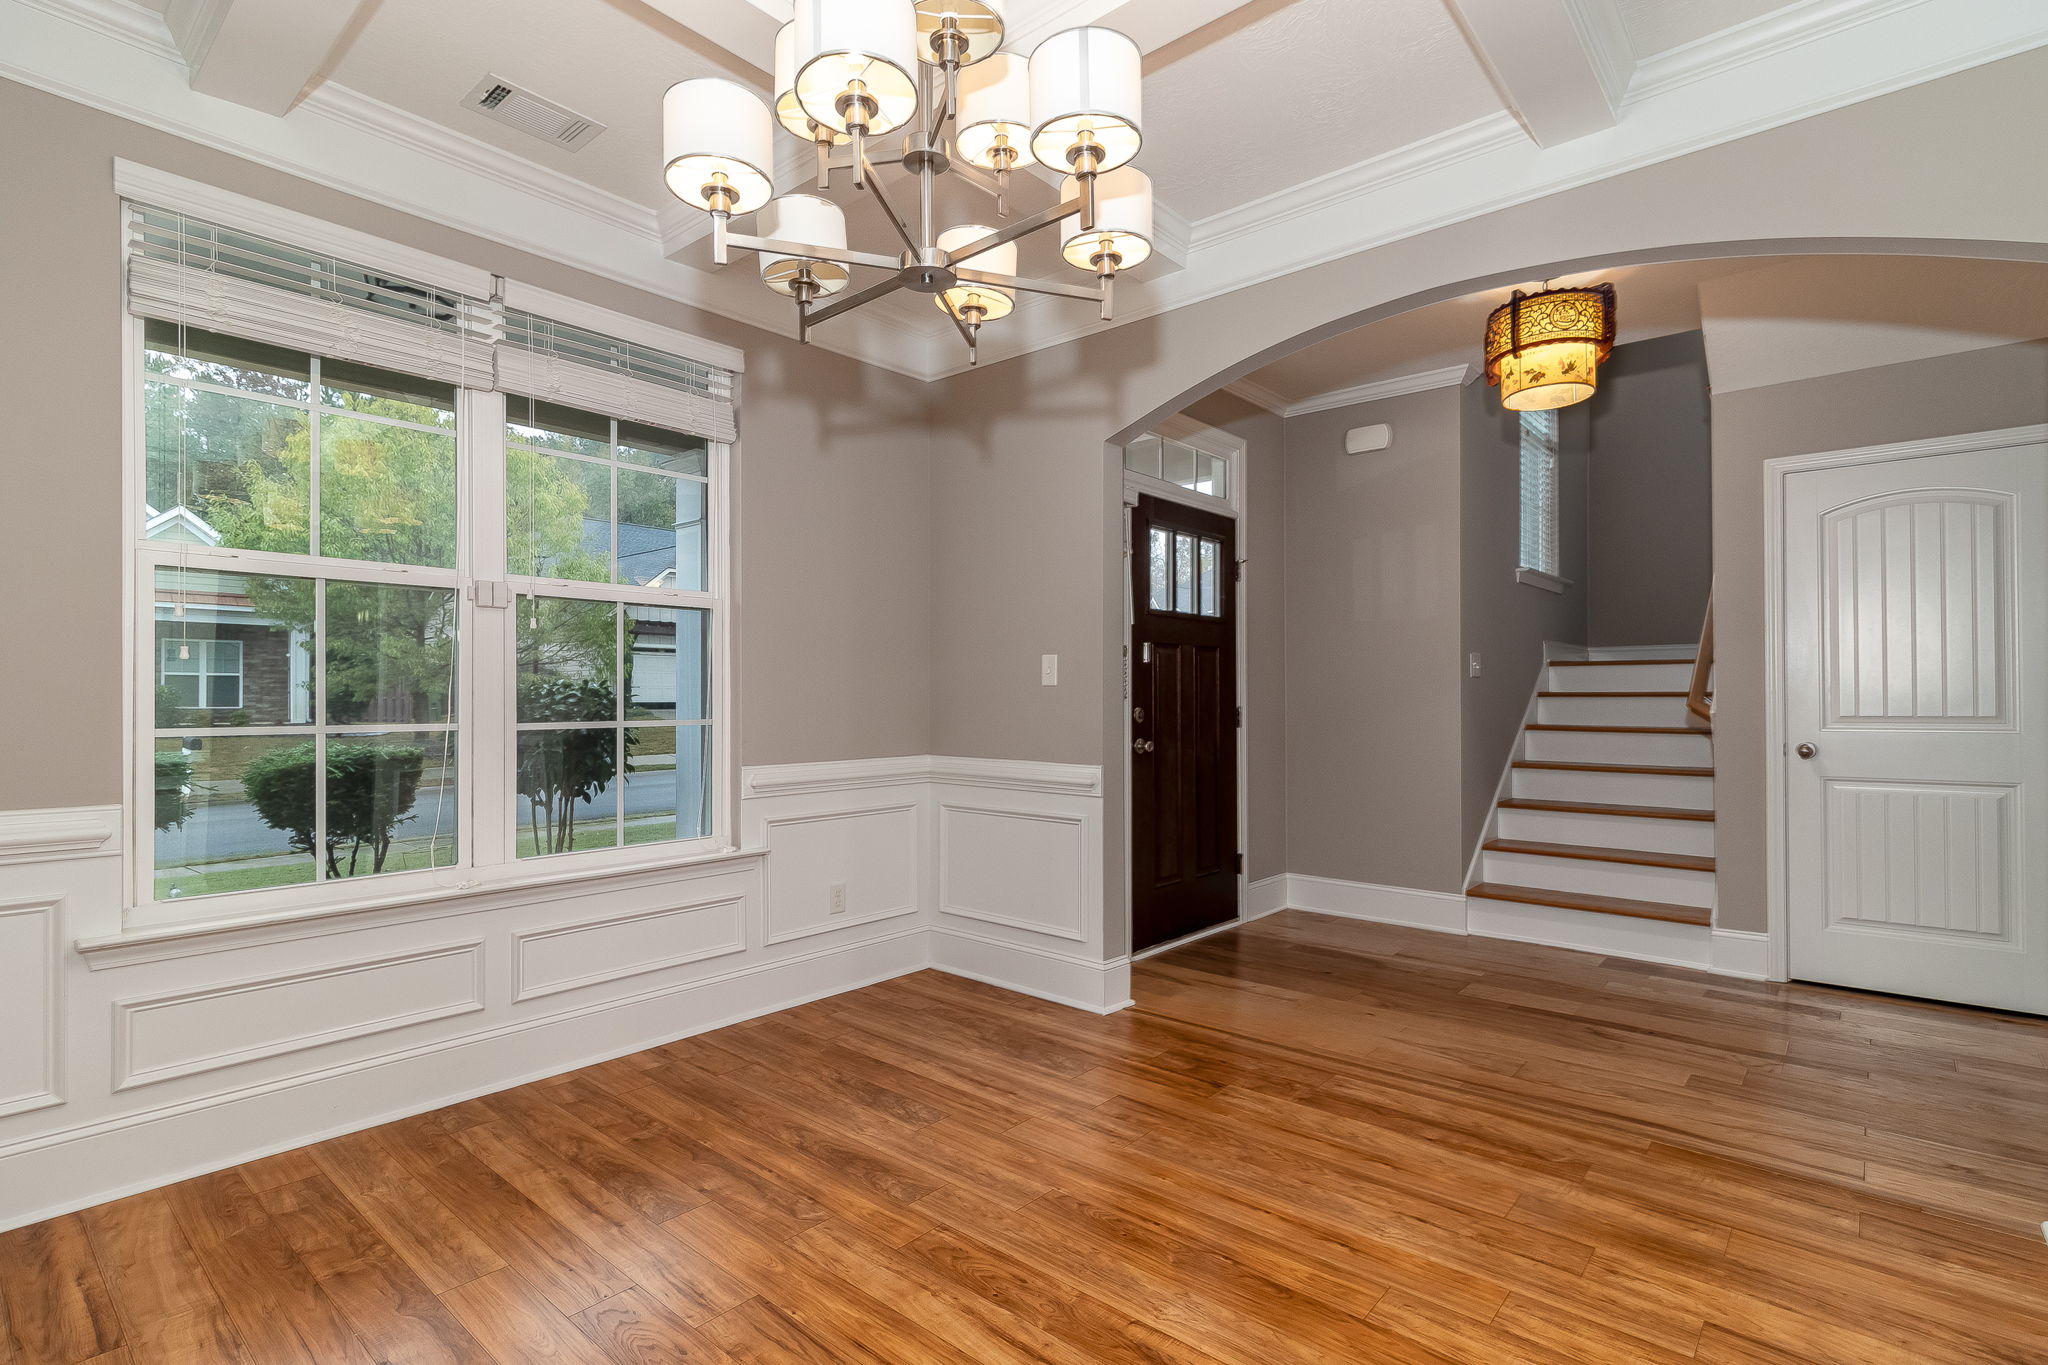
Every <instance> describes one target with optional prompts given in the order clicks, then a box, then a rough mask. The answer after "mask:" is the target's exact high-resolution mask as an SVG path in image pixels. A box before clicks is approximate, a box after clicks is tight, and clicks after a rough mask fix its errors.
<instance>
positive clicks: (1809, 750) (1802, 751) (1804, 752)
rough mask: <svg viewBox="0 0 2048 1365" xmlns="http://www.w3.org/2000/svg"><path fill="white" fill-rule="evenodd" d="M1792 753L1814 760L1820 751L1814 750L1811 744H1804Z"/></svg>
mask: <svg viewBox="0 0 2048 1365" xmlns="http://www.w3.org/2000/svg"><path fill="white" fill-rule="evenodd" d="M1792 752H1793V753H1795V754H1798V755H1799V756H1800V757H1801V758H1812V757H1813V756H1814V755H1815V754H1817V753H1819V752H1820V750H1818V749H1816V748H1814V747H1813V746H1812V745H1811V744H1802V745H1800V746H1799V747H1798V748H1796V749H1794V750H1793V751H1792Z"/></svg>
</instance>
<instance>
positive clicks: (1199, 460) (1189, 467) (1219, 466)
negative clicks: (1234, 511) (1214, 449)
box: [1124, 435, 1230, 498]
mask: <svg viewBox="0 0 2048 1365" xmlns="http://www.w3.org/2000/svg"><path fill="white" fill-rule="evenodd" d="M1124 468H1125V469H1128V470H1130V471H1131V472H1132V473H1134V474H1144V475H1146V476H1148V477H1150V478H1154V479H1163V480H1164V481H1165V482H1167V483H1170V484H1173V485H1174V486H1175V487H1178V488H1185V489H1187V490H1188V491H1189V492H1190V493H1205V494H1207V495H1208V496H1210V497H1212V498H1228V497H1229V496H1230V461H1228V460H1226V459H1224V458H1223V457H1222V456H1220V455H1212V454H1210V453H1209V452H1208V451H1206V450H1200V449H1197V448H1196V447H1194V446H1191V445H1189V444H1188V443H1187V442H1186V441H1177V440H1175V439H1173V438H1172V437H1171V436H1158V435H1145V436H1140V437H1139V438H1138V439H1137V440H1135V441H1133V442H1131V443H1130V444H1129V445H1127V446H1125V447H1124Z"/></svg>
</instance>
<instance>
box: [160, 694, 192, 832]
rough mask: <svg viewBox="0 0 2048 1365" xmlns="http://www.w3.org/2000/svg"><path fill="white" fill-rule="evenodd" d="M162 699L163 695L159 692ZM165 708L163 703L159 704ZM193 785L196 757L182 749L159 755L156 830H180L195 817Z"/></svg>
mask: <svg viewBox="0 0 2048 1365" xmlns="http://www.w3.org/2000/svg"><path fill="white" fill-rule="evenodd" d="M159 697H161V693H159ZM159 704H160V705H161V702H159ZM191 785H192V758H191V756H190V755H189V754H186V753H184V752H182V751H180V750H175V749H174V750H171V751H169V752H161V753H158V754H157V756H156V827H157V829H158V830H160V831H161V830H167V829H176V828H177V827H178V826H180V825H182V824H184V823H185V822H186V821H187V820H190V819H191V818H192V801H191V798H190V797H188V796H186V794H185V793H186V790H187V789H188V788H190V787H191Z"/></svg>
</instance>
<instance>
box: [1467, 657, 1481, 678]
mask: <svg viewBox="0 0 2048 1365" xmlns="http://www.w3.org/2000/svg"><path fill="white" fill-rule="evenodd" d="M1465 676H1466V677H1468V678H1476V677H1478V676H1479V656H1478V655H1477V654H1474V655H1471V656H1469V657H1468V659H1467V661H1466V664H1465Z"/></svg>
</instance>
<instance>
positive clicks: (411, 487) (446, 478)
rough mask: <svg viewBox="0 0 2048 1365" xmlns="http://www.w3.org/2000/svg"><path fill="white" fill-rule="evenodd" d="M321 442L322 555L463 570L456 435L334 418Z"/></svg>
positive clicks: (323, 426) (327, 422)
mask: <svg viewBox="0 0 2048 1365" xmlns="http://www.w3.org/2000/svg"><path fill="white" fill-rule="evenodd" d="M397 406H403V405H397ZM319 441H320V543H319V545H318V547H317V551H316V552H317V553H319V554H321V555H324V556H326V557H328V558H332V559H366V560H371V561H374V562H377V563H383V564H418V565H423V566H426V567H430V568H438V569H452V568H454V567H455V437H454V436H453V435H452V434H443V433H441V432H435V431H421V430H420V429H419V428H417V427H401V426H393V425H390V424H389V423H385V422H370V421H365V420H363V419H362V418H360V417H327V418H324V419H323V420H322V421H321V423H320V433H319Z"/></svg>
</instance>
